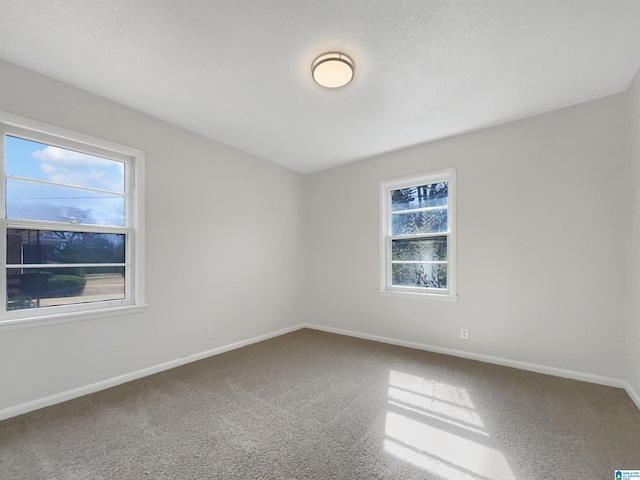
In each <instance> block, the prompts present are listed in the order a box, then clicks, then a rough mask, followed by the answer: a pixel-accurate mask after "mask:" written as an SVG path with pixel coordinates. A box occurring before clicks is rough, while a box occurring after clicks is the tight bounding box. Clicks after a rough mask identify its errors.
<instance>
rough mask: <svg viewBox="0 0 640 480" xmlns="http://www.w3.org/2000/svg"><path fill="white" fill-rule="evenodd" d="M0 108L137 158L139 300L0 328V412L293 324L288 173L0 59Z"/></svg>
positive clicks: (293, 244)
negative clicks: (76, 317) (139, 304)
mask: <svg viewBox="0 0 640 480" xmlns="http://www.w3.org/2000/svg"><path fill="white" fill-rule="evenodd" d="M0 110H3V111H7V112H11V113H15V114H18V115H22V116H25V117H29V118H32V119H35V120H39V121H43V122H47V123H51V124H55V125H58V126H61V127H65V128H69V129H72V130H75V131H78V132H82V133H86V134H89V135H94V136H97V137H100V138H104V139H107V140H110V141H114V142H118V143H121V144H124V145H129V146H132V147H136V148H139V149H142V150H144V151H145V152H146V158H147V176H146V185H147V195H146V202H147V212H146V214H147V215H146V227H147V230H146V238H147V245H146V252H147V270H146V278H147V289H146V292H147V302H148V304H149V307H148V309H147V311H146V312H145V313H143V314H139V315H128V316H122V317H112V318H103V319H94V320H89V321H82V322H75V323H66V324H62V325H54V326H39V327H32V328H23V329H17V330H16V329H6V328H4V329H3V328H2V327H0V411H1V410H3V409H7V408H10V407H14V406H16V405H20V404H23V403H25V402H30V401H34V400H38V399H40V398H43V397H46V396H49V395H55V394H58V393H60V392H65V391H67V390H70V389H74V388H78V387H82V386H85V385H89V384H92V383H95V382H100V381H103V380H106V379H109V378H112V377H116V376H119V375H123V374H127V373H129V372H133V371H136V370H139V369H143V368H146V367H150V366H154V365H157V364H161V363H163V362H168V361H171V360H174V359H178V358H180V357H184V356H187V355H191V354H195V353H198V352H203V351H206V350H210V349H213V348H216V347H219V346H221V345H228V344H231V343H233V342H237V341H240V340H246V339H249V338H252V337H255V336H258V335H261V334H265V333H270V332H274V331H277V330H279V329H282V328H286V327H290V326H292V325H296V324H298V323H300V316H299V314H298V313H299V311H300V310H299V306H300V305H299V303H298V302H297V299H298V297H299V295H297V294H296V292H297V290H298V288H299V285H300V283H301V282H300V281H299V280H300V274H301V271H300V268H301V261H300V259H301V251H302V250H301V248H302V242H301V241H300V238H299V232H300V231H301V228H300V222H301V218H302V217H301V214H302V211H301V210H300V208H299V202H298V200H299V198H300V186H301V185H300V175H298V174H296V173H294V172H291V171H289V170H286V169H284V168H281V167H278V166H276V165H274V164H271V163H268V162H266V161H263V160H260V159H257V158H255V157H252V156H250V155H248V154H246V153H243V152H239V151H237V150H234V149H232V148H230V147H227V146H224V145H221V144H219V143H216V142H213V141H210V140H207V139H205V138H203V137H200V136H197V135H195V134H193V133H190V132H187V131H185V130H182V129H179V128H177V127H175V126H172V125H170V124H167V123H164V122H161V121H159V120H156V119H153V118H151V117H148V116H145V115H143V114H141V113H138V112H135V111H132V110H130V109H127V108H125V107H123V106H121V105H118V104H115V103H113V102H110V101H107V100H105V99H103V98H99V97H96V96H93V95H90V94H88V93H86V92H83V91H81V90H78V89H76V88H73V87H71V86H68V85H65V84H62V83H59V82H56V81H54V80H51V79H49V78H46V77H43V76H40V75H37V74H35V73H33V72H30V71H27V70H24V69H22V68H19V67H17V66H14V65H12V64H9V63H6V62H0ZM209 325H215V327H216V333H217V337H216V338H215V339H214V340H208V339H207V338H206V336H207V328H208V326H209Z"/></svg>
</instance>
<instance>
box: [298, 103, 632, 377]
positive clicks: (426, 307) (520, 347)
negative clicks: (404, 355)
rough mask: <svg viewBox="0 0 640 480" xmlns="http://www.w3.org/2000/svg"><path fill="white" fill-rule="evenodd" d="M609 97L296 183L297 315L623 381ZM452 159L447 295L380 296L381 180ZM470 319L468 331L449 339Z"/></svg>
mask: <svg viewBox="0 0 640 480" xmlns="http://www.w3.org/2000/svg"><path fill="white" fill-rule="evenodd" d="M623 100H624V96H623V95H617V96H612V97H608V98H604V99H601V100H597V101H594V102H589V103H586V104H582V105H578V106H575V107H572V108H567V109H563V110H559V111H554V112H551V113H547V114H544V115H539V116H536V117H532V118H529V119H526V120H522V121H518V122H513V123H509V124H506V125H502V126H498V127H494V128H489V129H486V130H482V131H478V132H474V133H470V134H466V135H462V136H458V137H454V138H451V139H447V140H443V141H439V142H435V143H431V144H426V145H422V146H419V147H415V148H410V149H407V150H404V151H401V152H396V153H391V154H388V155H382V156H380V157H377V158H374V159H370V160H366V161H362V162H358V163H355V164H350V165H346V166H344V167H339V168H334V169H331V170H326V171H323V172H319V173H316V174H313V175H310V176H307V177H304V178H303V183H304V185H305V192H307V195H308V200H307V202H308V203H307V205H306V207H305V210H307V211H308V218H309V219H311V222H310V224H309V225H308V228H307V237H306V243H307V245H308V249H309V252H311V255H310V257H309V258H308V260H307V261H308V264H307V268H308V269H309V274H310V275H311V278H310V280H309V283H310V284H311V285H312V286H313V289H312V290H311V291H310V292H308V297H307V302H308V308H307V321H308V322H310V323H317V324H321V325H326V326H329V327H335V328H341V329H346V330H353V331H357V332H361V333H365V334H369V335H379V336H383V337H390V338H393V339H398V340H402V341H411V342H417V343H421V344H426V345H433V346H437V347H441V348H450V349H457V350H464V351H469V352H473V353H476V354H481V355H490V356H494V357H502V358H505V359H510V360H516V361H521V362H528V363H533V364H536V365H542V366H547V367H554V368H560V369H567V370H571V371H577V372H582V373H587V374H591V375H600V376H606V377H613V378H621V377H622V373H621V369H622V360H621V358H620V357H621V353H620V342H621V340H622V338H623V329H624V323H625V314H626V308H625V305H624V302H625V295H624V294H625V284H626V278H625V275H624V271H625V248H626V240H625V235H624V233H625V229H626V217H627V215H626V212H627V208H628V207H627V203H626V198H625V195H624V194H623V193H621V190H622V186H623V185H625V182H626V179H627V176H628V175H627V174H628V172H627V170H628V164H627V159H626V148H625V144H624V140H625V135H624V131H623V130H624V129H623V126H624V122H625V119H624V118H622V117H621V111H622V110H623ZM451 166H455V167H456V168H457V182H458V183H457V189H458V198H457V201H458V209H457V214H458V217H457V218H458V220H457V222H458V249H457V254H458V293H459V300H458V301H457V302H443V301H437V300H432V299H429V300H427V299H411V298H397V297H392V296H384V295H383V296H381V295H378V293H377V292H376V290H377V288H378V268H379V265H378V248H379V243H378V232H379V212H378V188H379V181H381V180H387V179H391V178H395V177H402V176H406V175H411V174H418V173H422V172H429V171H432V170H437V169H441V168H445V167H451ZM461 328H468V329H469V335H470V339H469V340H468V341H463V340H460V339H459V336H460V329H461Z"/></svg>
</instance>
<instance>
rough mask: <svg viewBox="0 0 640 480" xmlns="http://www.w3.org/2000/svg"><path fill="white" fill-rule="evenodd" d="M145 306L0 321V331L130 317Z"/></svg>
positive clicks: (144, 308) (143, 309) (128, 306)
mask: <svg viewBox="0 0 640 480" xmlns="http://www.w3.org/2000/svg"><path fill="white" fill-rule="evenodd" d="M146 308H147V305H127V306H124V307H112V308H104V309H100V310H93V311H84V312H72V313H58V314H53V315H43V316H38V317H25V318H12V319H7V320H0V331H11V330H22V329H25V328H32V327H49V326H51V325H60V324H63V323H73V322H80V321H85V320H94V319H98V318H107V317H116V316H121V315H132V314H135V313H142V312H144V311H145V310H146Z"/></svg>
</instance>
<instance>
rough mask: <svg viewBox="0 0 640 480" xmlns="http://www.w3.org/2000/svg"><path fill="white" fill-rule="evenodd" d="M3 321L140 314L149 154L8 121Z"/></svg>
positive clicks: (0, 121)
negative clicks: (133, 311)
mask: <svg viewBox="0 0 640 480" xmlns="http://www.w3.org/2000/svg"><path fill="white" fill-rule="evenodd" d="M0 138H1V140H2V149H1V150H2V153H1V154H0V161H1V164H2V170H3V174H4V181H3V182H2V187H1V188H2V195H0V202H1V204H2V211H3V212H4V215H3V218H2V221H1V223H2V231H1V232H0V245H2V248H3V249H4V252H5V253H4V254H3V255H1V257H2V258H3V261H2V263H3V270H4V272H2V275H0V295H2V297H3V299H2V301H1V304H2V305H1V306H0V322H3V321H4V322H11V321H14V320H15V321H22V320H25V319H33V318H43V317H50V316H56V317H57V316H60V315H62V316H65V315H78V314H86V313H93V312H102V313H104V312H105V311H112V310H113V311H120V310H123V309H126V310H129V309H133V308H136V307H141V306H142V305H143V304H144V292H143V272H144V265H143V261H144V260H143V245H144V244H143V231H142V225H143V221H142V214H143V204H142V202H143V192H142V186H143V185H142V180H143V179H142V175H143V167H144V165H143V163H144V155H143V153H142V152H141V151H139V150H135V149H132V148H129V147H124V146H120V145H116V144H112V143H111V142H107V141H103V140H99V139H96V138H92V137H88V136H86V135H81V134H76V133H73V132H69V131H67V130H63V129H61V128H57V127H53V126H50V125H45V124H42V123H39V122H34V121H32V120H28V119H24V118H21V117H17V116H15V115H10V114H6V113H1V112H0Z"/></svg>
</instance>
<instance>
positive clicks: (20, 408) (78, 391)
mask: <svg viewBox="0 0 640 480" xmlns="http://www.w3.org/2000/svg"><path fill="white" fill-rule="evenodd" d="M301 328H311V329H313V330H320V331H323V332H329V333H336V334H339V335H346V336H349V337H356V338H362V339H365V340H372V341H375V342H382V343H388V344H391V345H398V346H402V347H409V348H415V349H417V350H424V351H427V352H433V353H442V354H445V355H452V356H454V357H460V358H466V359H469V360H478V361H481V362H487V363H493V364H496V365H503V366H506V367H513V368H519V369H521V370H527V371H531V372H537V373H544V374H547V375H553V376H556V377H564V378H571V379H574V380H580V381H583V382H589V383H596V384H600V385H606V386H610V387H618V388H624V389H625V390H626V392H627V394H628V395H629V397H631V400H632V401H633V402H634V403H635V404H636V406H637V407H638V409H640V395H638V393H637V392H636V391H635V390H634V389H633V388H632V387H631V385H630V384H629V383H628V382H626V381H624V380H620V379H616V378H610V377H603V376H599V375H592V374H588V373H582V372H576V371H572V370H564V369H560V368H555V367H547V366H544V365H537V364H534V363H527V362H520V361H518V360H509V359H506V358H501V357H494V356H491V355H483V354H479V353H472V352H465V351H463V350H455V349H451V348H443V347H436V346H434V345H427V344H422V343H417V342H408V341H405V340H398V339H395V338H389V337H382V336H378V335H370V334H366V333H360V332H353V331H350V330H343V329H341V328H332V327H325V326H322V325H315V324H301V325H295V326H293V327H289V328H284V329H282V330H277V331H275V332H271V333H267V334H264V335H259V336H257V337H253V338H250V339H247V340H242V341H240V342H236V343H232V344H230V345H224V346H222V347H218V348H214V349H212V350H207V351H205V352H200V353H195V354H193V355H187V356H185V357H181V358H177V359H175V360H171V361H169V362H165V363H161V364H159V365H154V366H152V367H148V368H143V369H141V370H136V371H135V372H131V373H127V374H125V375H120V376H118V377H114V378H110V379H107V380H103V381H100V382H96V383H92V384H90V385H85V386H83V387H79V388H74V389H72V390H67V391H65V392H61V393H57V394H55V395H50V396H48V397H44V398H40V399H38V400H33V401H31V402H26V403H22V404H20V405H16V406H13V407H9V408H5V409H3V410H0V420H4V419H6V418H10V417H15V416H17V415H22V414H24V413H28V412H31V411H34V410H38V409H40V408H44V407H48V406H50V405H55V404H56V403H61V402H65V401H67V400H72V399H74V398H77V397H81V396H83V395H88V394H90V393H95V392H99V391H100V390H105V389H107V388H111V387H115V386H116V385H120V384H123V383H127V382H131V381H133V380H137V379H139V378H142V377H146V376H148V375H153V374H154V373H159V372H162V371H165V370H169V369H172V368H175V367H179V366H182V365H185V364H187V363H191V362H195V361H198V360H202V359H205V358H208V357H212V356H214V355H219V354H221V353H224V352H228V351H231V350H235V349H237V348H241V347H245V346H247V345H251V344H252V343H257V342H261V341H263V340H268V339H269V338H273V337H278V336H280V335H284V334H285V333H290V332H293V331H296V330H300V329H301Z"/></svg>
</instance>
